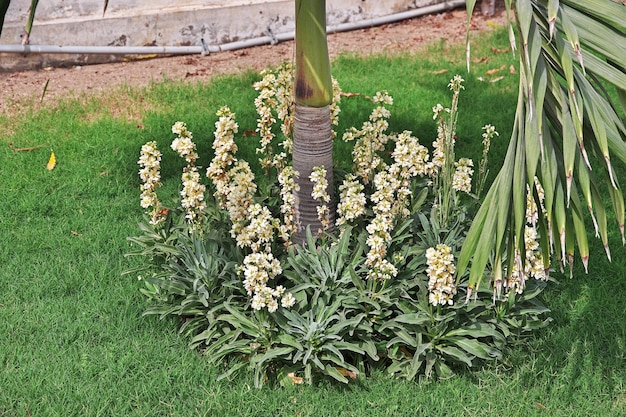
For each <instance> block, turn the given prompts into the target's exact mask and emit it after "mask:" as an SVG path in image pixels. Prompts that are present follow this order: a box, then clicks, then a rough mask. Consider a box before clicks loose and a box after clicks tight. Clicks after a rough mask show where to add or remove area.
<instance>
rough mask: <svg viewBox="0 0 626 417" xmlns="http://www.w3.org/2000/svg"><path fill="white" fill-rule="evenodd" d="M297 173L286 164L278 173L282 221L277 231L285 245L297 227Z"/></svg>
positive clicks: (289, 242)
mask: <svg viewBox="0 0 626 417" xmlns="http://www.w3.org/2000/svg"><path fill="white" fill-rule="evenodd" d="M298 175H299V174H298V171H296V170H295V169H293V166H291V165H287V166H286V167H285V168H283V170H282V171H280V172H279V173H278V183H279V184H280V198H281V200H282V202H283V203H282V204H281V206H280V212H281V213H282V215H283V222H284V224H282V225H280V226H279V231H278V233H279V235H280V238H281V239H282V240H283V241H284V242H285V244H286V245H287V246H288V245H289V244H291V238H292V236H293V235H294V233H296V231H297V230H298V227H299V225H298V224H297V222H296V198H297V194H296V193H297V192H298V191H299V190H300V186H299V185H298V182H297V179H298Z"/></svg>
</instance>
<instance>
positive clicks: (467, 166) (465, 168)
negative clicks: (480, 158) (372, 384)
mask: <svg viewBox="0 0 626 417" xmlns="http://www.w3.org/2000/svg"><path fill="white" fill-rule="evenodd" d="M454 166H455V167H456V170H455V171H454V177H453V178H452V188H453V189H455V190H456V191H463V192H465V193H468V194H469V193H471V192H472V174H473V173H474V170H473V169H472V167H473V166H474V162H473V161H472V160H471V159H468V158H461V159H459V160H458V161H457V162H455V163H454Z"/></svg>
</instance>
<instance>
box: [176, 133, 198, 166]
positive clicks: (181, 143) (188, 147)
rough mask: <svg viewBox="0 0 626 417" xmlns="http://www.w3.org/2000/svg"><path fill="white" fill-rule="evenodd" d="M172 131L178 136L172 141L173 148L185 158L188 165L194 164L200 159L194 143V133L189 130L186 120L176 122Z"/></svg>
mask: <svg viewBox="0 0 626 417" xmlns="http://www.w3.org/2000/svg"><path fill="white" fill-rule="evenodd" d="M172 133H174V134H175V135H177V138H176V139H174V140H173V141H172V145H171V147H172V150H174V151H176V153H178V155H179V156H180V157H181V158H184V159H185V161H187V165H194V164H195V163H196V160H197V159H198V153H197V152H196V144H195V143H193V135H192V134H191V132H190V131H189V130H187V125H185V123H184V122H176V123H174V125H173V126H172Z"/></svg>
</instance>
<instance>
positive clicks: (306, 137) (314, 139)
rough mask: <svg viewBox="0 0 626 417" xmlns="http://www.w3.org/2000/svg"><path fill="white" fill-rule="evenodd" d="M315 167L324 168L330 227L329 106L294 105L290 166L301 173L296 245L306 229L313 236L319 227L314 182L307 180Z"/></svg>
mask: <svg viewBox="0 0 626 417" xmlns="http://www.w3.org/2000/svg"><path fill="white" fill-rule="evenodd" d="M316 166H323V167H324V168H325V169H326V180H327V182H328V187H327V192H328V195H329V196H330V203H329V205H328V208H329V210H330V213H329V224H330V227H331V228H332V226H333V225H334V222H335V201H334V192H333V140H332V130H331V123H330V108H329V106H324V107H320V108H316V107H306V106H301V105H297V104H296V107H295V123H294V140H293V167H294V169H295V170H296V171H297V172H298V173H299V174H300V176H299V179H298V183H299V185H300V191H298V192H297V193H296V222H297V224H298V226H299V227H298V232H296V236H295V242H296V243H303V242H304V240H305V238H306V228H307V226H310V228H311V232H312V233H313V234H316V233H317V232H318V230H320V229H321V228H322V224H321V222H320V220H319V218H318V214H317V207H318V205H319V202H318V201H317V200H314V199H313V197H311V191H312V190H313V183H312V182H311V180H310V179H309V176H310V175H311V172H312V171H313V168H314V167H316Z"/></svg>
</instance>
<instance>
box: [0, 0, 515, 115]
mask: <svg viewBox="0 0 626 417" xmlns="http://www.w3.org/2000/svg"><path fill="white" fill-rule="evenodd" d="M477 9H478V8H477ZM466 19H467V14H466V10H465V9H455V10H452V11H448V12H444V13H440V14H434V15H427V16H422V17H418V18H414V19H410V20H405V21H401V22H398V23H393V24H387V25H383V26H378V27H371V28H367V29H360V30H355V31H351V32H341V33H334V34H330V35H329V37H328V46H329V52H330V55H331V57H336V56H337V55H339V54H341V53H356V54H359V55H369V54H380V53H386V54H400V53H416V52H418V51H420V50H424V47H425V46H426V45H428V44H431V43H433V42H441V41H445V42H446V43H455V42H462V41H463V40H464V39H465V24H466ZM505 21H506V17H505V12H504V9H503V6H502V5H499V7H498V8H497V9H496V13H495V14H494V15H493V16H492V17H489V18H487V17H485V16H482V15H481V14H480V12H479V11H477V12H475V13H474V16H473V18H472V26H471V31H472V32H477V31H484V30H489V29H491V28H493V27H496V26H502V25H504V24H505ZM294 47H295V44H294V42H293V41H289V42H282V43H279V44H277V45H268V46H259V47H254V48H248V49H242V50H238V51H228V52H220V53H215V54H211V55H208V56H204V57H202V56H195V55H193V56H192V55H187V56H174V57H166V58H155V59H136V60H131V61H126V62H117V63H110V64H100V65H89V66H80V67H78V66H77V67H72V68H45V69H42V70H37V71H23V72H13V73H5V74H0V113H3V112H7V113H13V112H15V111H17V112H19V109H20V108H22V107H23V106H24V105H27V103H32V102H36V101H39V100H40V99H41V97H42V93H43V92H44V88H45V95H44V96H43V103H44V104H46V103H54V102H56V101H57V99H59V98H62V97H67V96H76V95H81V94H88V95H91V94H94V93H98V92H104V91H108V90H111V89H113V88H115V87H119V86H122V85H130V86H144V85H147V84H148V83H150V82H152V81H160V80H163V79H169V80H185V81H191V82H198V81H206V80H208V79H210V78H211V77H212V76H214V75H216V74H227V73H237V72H241V71H244V70H250V69H252V70H262V69H264V68H267V67H269V66H272V65H277V64H280V63H281V62H284V61H286V60H291V59H292V58H293V54H294ZM46 85H47V87H46Z"/></svg>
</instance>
